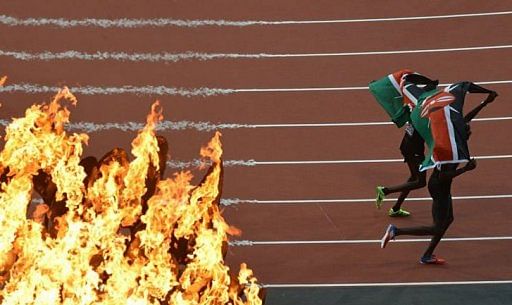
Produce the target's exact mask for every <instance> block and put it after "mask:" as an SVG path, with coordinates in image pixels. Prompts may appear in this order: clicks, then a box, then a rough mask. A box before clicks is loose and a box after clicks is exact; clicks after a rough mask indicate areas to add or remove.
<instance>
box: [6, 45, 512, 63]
mask: <svg viewBox="0 0 512 305" xmlns="http://www.w3.org/2000/svg"><path fill="white" fill-rule="evenodd" d="M510 48H512V45H497V46H477V47H460V48H442V49H418V50H390V51H363V52H337V53H296V54H293V53H291V54H269V53H258V54H237V53H200V52H191V51H189V52H185V53H169V52H164V53H126V52H101V51H97V52H94V53H87V52H81V51H75V50H70V51H64V52H51V51H44V52H39V53H29V52H25V51H7V50H0V56H4V57H12V58H14V59H17V60H23V61H33V60H41V61H51V60H66V59H75V60H88V61H92V60H97V61H105V60H116V61H131V62H178V61H182V60H201V61H206V60H215V59H266V58H298V57H334V56H369V55H395V54H417V53H443V52H461V51H478V50H499V49H510Z"/></svg>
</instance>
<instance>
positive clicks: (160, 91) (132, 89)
mask: <svg viewBox="0 0 512 305" xmlns="http://www.w3.org/2000/svg"><path fill="white" fill-rule="evenodd" d="M474 83H475V84H478V85H504V84H512V80H494V81H481V82H474ZM449 85H450V84H440V85H439V86H440V87H446V86H449ZM59 89H61V87H57V86H46V85H40V84H29V83H20V84H11V85H6V86H3V87H0V93H12V92H23V93H30V94H36V93H56V92H57V91H59ZM69 89H70V90H71V92H73V93H75V94H84V95H112V94H136V95H161V96H184V97H195V96H200V97H208V96H218V95H228V94H234V93H248V92H253V93H254V92H304V91H311V92H314V91H354V90H368V87H367V86H354V87H319V88H246V89H220V88H206V87H202V88H193V89H184V88H176V87H167V86H150V85H147V86H130V85H125V86H121V87H96V86H78V87H77V86H70V87H69Z"/></svg>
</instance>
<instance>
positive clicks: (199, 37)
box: [0, 0, 512, 284]
mask: <svg viewBox="0 0 512 305" xmlns="http://www.w3.org/2000/svg"><path fill="white" fill-rule="evenodd" d="M129 2H130V5H128V4H123V5H122V6H121V5H119V4H116V3H117V2H115V1H102V2H100V1H88V2H86V3H84V2H83V1H65V2H64V1H44V3H43V2H41V1H34V0H33V1H12V0H9V1H6V0H4V1H2V2H1V3H0V12H1V14H5V15H9V16H14V17H18V18H25V17H48V18H61V17H62V18H69V19H72V18H76V19H81V18H109V19H115V18H124V17H126V18H160V17H162V18H164V17H165V18H169V17H172V18H175V19H224V20H236V21H238V20H326V19H357V18H380V17H401V16H428V15H446V14H458V13H481V12H493V11H506V10H511V9H512V4H511V3H509V2H507V1H485V2H482V1H463V2H460V1H458V2H457V3H455V2H454V3H453V4H445V3H441V2H438V1H429V2H425V1H419V0H415V1H395V2H393V3H392V4H390V3H385V2H382V3H381V2H376V1H353V3H347V4H344V5H342V4H340V1H305V0H303V1H281V2H280V3H279V4H276V3H275V1H265V2H264V3H262V2H261V1H253V0H251V1H244V4H243V5H242V4H241V3H240V2H239V1H226V0H224V1H220V0H214V1H207V2H204V1H187V2H183V3H179V4H178V2H169V1H163V0H162V1H154V2H153V4H152V5H151V6H148V5H146V4H145V2H142V1H129ZM370 8H371V9H370ZM418 8H421V10H419V9H418ZM510 24H512V17H511V15H504V16H494V17H470V18H457V19H439V20H417V21H396V22H392V21H388V22H374V23H347V24H342V23H340V24H320V25H319V24H316V25H280V26H249V27H211V26H210V27H198V28H180V27H162V28H151V27H146V28H138V29H119V28H116V29H101V28H94V27H75V28H70V29H63V28H57V27H53V26H41V27H24V26H16V27H9V26H6V25H0V37H1V39H0V49H2V50H4V51H26V52H34V53H37V52H44V51H52V52H62V51H67V50H76V51H82V52H90V53H94V52H96V51H102V52H103V51H105V52H106V51H108V52H127V53H134V52H144V53H160V52H171V53H178V52H186V51H193V52H207V53H208V52H209V53H251V54H257V53H329V52H359V51H393V50H413V49H438V48H457V47H471V46H492V45H506V44H511V43H512V27H511V26H510ZM511 57H512V50H511V49H501V50H480V51H462V52H447V53H426V54H394V55H366V56H347V57H309V58H280V59H279V58H274V59H227V60H211V61H198V60H186V61H180V62H177V63H172V62H167V63H163V62H155V63H149V62H122V61H113V60H106V61H81V60H54V61H20V60H17V59H14V58H11V57H5V56H1V57H0V69H1V70H0V74H2V75H7V76H8V77H9V82H8V84H10V83H33V84H41V85H48V86H61V85H68V86H81V85H91V86H98V87H119V86H123V85H133V86H144V85H154V86H157V85H165V86H169V87H185V88H199V87H209V88H230V89H238V88H311V87H350V86H366V85H367V83H368V82H369V81H371V80H373V79H377V78H380V77H382V76H383V75H385V74H388V73H389V72H391V71H395V70H398V69H400V68H405V67H408V68H412V69H414V70H416V71H420V72H422V73H424V74H426V75H428V76H431V77H435V78H438V79H439V80H440V81H441V83H450V82H455V81H458V80H472V81H497V80H510V79H512V77H511V74H510V71H512V64H511V61H510V58H511ZM8 84H7V85H8ZM487 87H489V88H492V89H494V90H496V91H498V92H499V93H500V97H499V98H498V99H497V101H496V102H495V103H494V104H492V105H491V106H489V107H488V108H486V109H485V110H484V111H483V112H482V114H481V117H500V116H511V115H512V106H511V104H510V96H511V93H512V89H511V86H510V84H502V85H489V86H487ZM50 96H51V95H50V94H25V93H20V92H16V93H1V94H0V99H1V101H2V108H1V118H2V119H8V118H10V117H13V116H20V115H22V113H23V110H24V109H25V108H26V107H27V106H29V105H30V104H32V103H34V102H40V101H47V100H49V98H50ZM77 97H78V99H79V105H78V106H77V107H76V109H75V110H73V111H72V120H73V121H88V122H95V123H103V122H127V121H138V122H143V119H144V116H145V113H146V112H147V111H148V110H149V105H150V104H151V103H152V102H153V101H154V100H155V99H160V100H161V102H162V104H163V106H164V114H165V117H166V119H168V120H173V121H179V120H188V121H210V122H214V123H217V122H219V123H239V124H270V123H329V122H374V121H385V120H386V117H385V116H384V113H383V111H382V110H381V109H379V107H378V106H377V104H376V103H375V102H374V100H373V98H372V97H371V95H370V94H369V92H368V91H365V90H358V91H329V92H327V91H319V92H293V93H290V92H283V93H235V94H229V95H223V96H213V97H192V98H187V97H180V96H157V95H147V96H137V95H129V94H122V95H108V96H107V95H80V94H77ZM480 98H481V97H480V96H469V97H468V100H467V104H466V109H470V108H471V107H473V106H474V105H476V103H478V102H479V101H480V100H479V99H480ZM511 124H512V121H510V120H506V121H495V122H475V123H474V124H473V125H472V129H473V136H472V139H471V141H470V149H471V151H472V153H473V154H474V155H476V156H480V155H506V154H511V153H512V137H509V136H507V135H506V134H505V133H506V132H507V131H508V130H511V127H512V125H511ZM134 134H135V133H134V132H123V131H120V130H110V131H104V132H98V133H93V134H91V140H90V141H89V147H88V148H87V149H86V153H87V154H93V155H96V156H100V155H102V154H103V153H105V152H106V151H107V150H109V149H111V148H112V146H114V145H115V146H120V147H124V148H129V145H130V141H131V139H132V138H133V137H134ZM162 134H163V135H165V136H166V137H167V138H168V139H169V141H170V143H171V154H172V158H173V159H176V160H182V161H187V160H190V159H193V158H196V157H197V155H198V153H197V152H198V150H199V147H200V146H201V145H203V144H205V143H206V142H207V141H208V139H209V137H211V134H212V133H205V132H199V131H194V130H186V131H166V132H163V133H162ZM223 134H224V137H223V143H224V148H225V159H227V160H230V159H235V160H247V159H255V160H258V161H278V160H286V161H290V160H346V159H387V158H399V157H400V156H399V153H398V144H399V141H400V139H401V136H402V131H401V130H398V129H396V128H395V127H393V126H366V127H329V128H327V127H319V128H305V127H304V128H268V129H232V130H225V131H223ZM510 172H512V160H511V159H502V160H481V161H480V162H479V164H478V168H477V170H476V171H474V172H472V173H469V174H466V175H464V176H462V177H461V178H458V179H457V180H456V181H455V183H454V187H453V193H454V195H455V196H468V195H497V194H510V193H511V190H512V180H511V179H510ZM199 174H200V173H199ZM406 176H407V169H406V166H405V165H403V164H402V163H371V164H365V163H363V164H338V165H257V166H255V167H227V168H226V177H225V187H224V197H225V198H242V199H257V200H272V199H283V200H286V199H313V200H320V199H340V198H341V199H351V198H371V197H372V196H373V192H374V187H375V185H378V184H395V183H401V182H402V181H403V180H405V178H406ZM412 196H414V197H425V196H428V194H427V192H426V190H421V191H416V192H414V193H413V194H412ZM510 203H511V200H510V199H487V200H462V201H456V202H455V204H454V208H455V222H454V224H453V225H452V227H451V228H450V229H449V231H448V234H447V236H448V237H483V236H512V229H511V226H510V224H511V222H510V217H511V216H512V205H511V204H510ZM406 206H407V207H408V208H409V209H410V210H411V212H412V214H413V216H412V217H411V218H409V219H400V220H397V221H396V223H397V224H398V225H400V226H403V225H407V226H409V225H415V224H428V223H429V222H430V221H431V219H430V203H429V202H428V201H423V202H411V203H406ZM385 208H389V203H387V204H385ZM385 214H386V213H385V210H381V211H378V210H375V208H374V206H373V204H372V203H340V204H321V203H311V204H309V203H308V204H281V205H278V204H240V205H236V206H232V207H227V208H226V209H225V215H226V218H227V219H228V221H229V222H230V223H232V224H234V225H236V226H238V227H240V228H241V229H242V230H243V231H244V234H243V236H242V239H246V240H252V241H269V240H275V241H279V240H338V239H343V240H345V239H347V240H360V239H366V240H375V239H379V238H380V237H381V234H382V233H383V230H384V228H385V226H386V225H387V223H388V222H389V221H390V219H389V218H387V216H385ZM393 221H394V220H393ZM511 246H512V241H510V240H505V241H457V242H444V243H441V244H440V246H439V248H438V252H439V253H440V254H442V256H443V257H445V258H446V259H447V260H448V262H449V264H448V265H446V266H443V267H441V268H429V267H424V266H420V265H419V264H418V263H417V259H418V257H419V256H420V254H421V253H422V252H423V249H424V247H426V243H424V242H421V243H396V244H390V245H389V247H388V248H387V249H386V250H381V249H379V246H378V244H377V243H367V244H338V245H273V246H252V247H232V248H231V250H230V254H229V257H228V260H229V263H230V264H231V265H232V266H234V268H235V269H237V265H238V264H239V263H240V262H247V263H248V264H249V266H251V267H252V268H253V269H254V270H255V273H256V275H257V276H258V277H259V278H260V279H261V281H262V282H263V283H268V284H276V283H357V282H419V281H466V280H475V281H478V280H512V276H511V274H512V267H511V265H510V264H509V263H508V262H510V261H511V260H512V254H511V252H510V247H511ZM482 257H485V258H486V261H487V262H489V261H490V262H492V264H489V263H483V262H482V260H481V259H482Z"/></svg>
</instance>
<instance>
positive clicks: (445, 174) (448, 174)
mask: <svg viewBox="0 0 512 305" xmlns="http://www.w3.org/2000/svg"><path fill="white" fill-rule="evenodd" d="M450 165H451V164H447V165H443V166H442V167H441V171H440V173H439V179H441V180H448V179H453V178H455V177H457V176H459V175H462V174H464V173H465V172H468V171H471V170H474V169H475V168H476V160H475V159H471V160H469V162H468V163H467V164H466V165H465V166H464V167H461V168H458V169H451V168H453V167H452V166H453V165H451V166H450Z"/></svg>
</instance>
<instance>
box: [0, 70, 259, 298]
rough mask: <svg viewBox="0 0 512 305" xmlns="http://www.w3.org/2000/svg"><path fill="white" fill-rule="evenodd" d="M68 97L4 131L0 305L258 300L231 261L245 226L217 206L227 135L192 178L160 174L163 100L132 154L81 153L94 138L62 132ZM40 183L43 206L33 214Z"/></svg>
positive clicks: (243, 270) (249, 276) (65, 93)
mask: <svg viewBox="0 0 512 305" xmlns="http://www.w3.org/2000/svg"><path fill="white" fill-rule="evenodd" d="M2 81H5V79H2V80H0V82H2ZM66 100H67V101H69V102H71V103H72V104H76V102H77V100H76V98H75V97H74V96H73V94H72V93H71V92H69V90H68V89H66V88H65V89H63V90H61V91H60V92H59V93H58V94H57V95H56V96H55V98H54V99H53V101H52V102H51V103H49V104H43V105H33V106H32V107H30V108H29V109H27V110H26V112H25V116H24V117H23V118H17V119H13V121H12V123H11V124H10V125H9V126H8V127H7V128H6V136H5V145H4V149H3V150H2V151H1V153H0V173H1V176H0V182H1V186H0V232H1V233H0V288H1V290H0V302H1V304H38V305H40V304H133V305H135V304H137V305H138V304H180V305H181V304H233V305H241V304H256V305H259V304H262V303H263V301H262V298H261V296H260V295H261V293H262V290H261V289H260V287H259V286H258V284H257V282H256V278H255V277H254V276H253V273H252V271H251V270H250V269H248V268H247V266H246V265H245V264H242V266H241V267H240V272H239V274H238V276H234V275H232V274H231V273H230V270H229V267H228V266H226V265H225V262H224V257H225V254H226V249H227V243H228V235H233V234H239V231H238V229H236V228H234V227H230V226H229V225H228V224H227V223H226V221H225V220H224V218H223V217H222V214H221V211H220V209H219V204H220V197H221V192H222V179H223V167H222V144H221V141H220V137H221V134H220V133H219V132H217V133H216V134H215V136H214V137H213V138H212V140H211V141H210V142H209V143H208V145H207V146H206V147H204V148H202V149H201V152H200V154H201V156H202V157H203V158H204V159H205V160H209V162H210V163H211V166H210V168H209V170H208V172H207V174H206V175H205V177H204V178H203V180H202V181H201V183H199V185H197V186H195V185H192V184H191V180H192V178H193V177H192V174H191V172H189V171H183V172H179V173H175V174H174V175H173V176H172V178H167V179H164V175H163V174H164V171H165V162H166V161H167V153H168V152H167V150H168V148H167V142H166V140H165V139H164V138H163V137H159V136H157V135H156V134H155V128H156V126H157V124H158V122H159V121H160V120H161V119H162V111H161V108H160V105H159V103H158V102H156V103H154V104H153V106H152V108H151V112H150V114H149V115H148V116H147V122H146V126H145V127H144V129H143V130H141V131H140V132H139V133H138V135H137V137H136V138H135V139H134V140H133V142H132V150H131V153H132V155H133V156H134V158H133V160H132V161H130V160H129V158H128V156H127V154H126V153H125V152H124V151H123V150H122V149H113V150H112V151H111V152H109V153H108V154H107V155H105V156H104V157H103V158H102V159H100V160H97V159H95V158H93V157H87V158H83V159H82V153H83V144H87V140H88V136H87V135H86V134H75V133H74V134H68V133H67V132H66V131H65V129H64V127H65V124H66V123H68V122H69V116H70V112H69V110H68V109H67V108H66V107H65V106H63V103H64V101H66ZM33 191H36V192H37V193H39V195H40V196H41V197H42V199H43V201H44V203H42V204H39V205H38V206H37V207H36V208H35V210H34V212H33V213H32V215H31V216H30V217H27V210H28V206H29V203H30V202H31V200H32V193H33Z"/></svg>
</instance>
